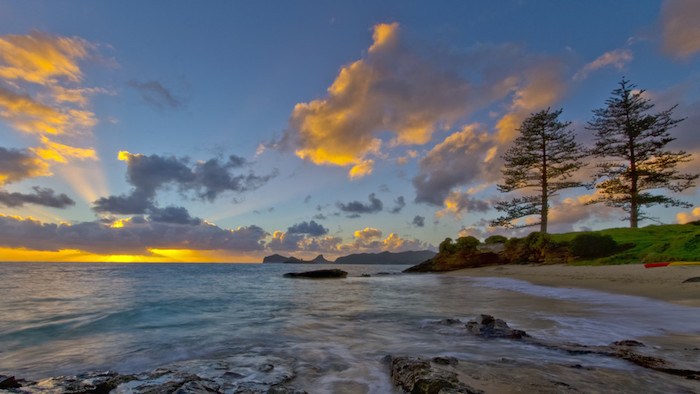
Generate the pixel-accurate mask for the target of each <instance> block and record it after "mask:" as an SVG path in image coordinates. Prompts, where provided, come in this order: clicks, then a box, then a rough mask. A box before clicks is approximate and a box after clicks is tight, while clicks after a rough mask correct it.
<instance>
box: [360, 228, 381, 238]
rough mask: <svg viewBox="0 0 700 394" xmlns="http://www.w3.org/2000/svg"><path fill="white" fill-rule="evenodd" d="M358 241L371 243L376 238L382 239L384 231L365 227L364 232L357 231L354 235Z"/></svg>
mask: <svg viewBox="0 0 700 394" xmlns="http://www.w3.org/2000/svg"><path fill="white" fill-rule="evenodd" d="M353 235H354V236H355V238H356V239H361V240H363V241H370V240H373V239H376V238H381V236H382V230H379V229H377V228H373V227H365V228H364V229H362V230H357V231H355V232H354V233H353Z"/></svg>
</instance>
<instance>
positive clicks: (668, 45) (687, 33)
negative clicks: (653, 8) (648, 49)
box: [661, 0, 700, 58]
mask: <svg viewBox="0 0 700 394" xmlns="http://www.w3.org/2000/svg"><path fill="white" fill-rule="evenodd" d="M698 21H700V2H698V1H697V0H666V1H665V2H664V5H663V9H662V12H661V24H662V28H663V33H662V34H663V43H664V50H665V51H666V52H667V53H669V54H671V55H673V56H676V57H680V58H687V57H689V56H691V55H693V54H695V53H697V52H698V51H700V23H698Z"/></svg>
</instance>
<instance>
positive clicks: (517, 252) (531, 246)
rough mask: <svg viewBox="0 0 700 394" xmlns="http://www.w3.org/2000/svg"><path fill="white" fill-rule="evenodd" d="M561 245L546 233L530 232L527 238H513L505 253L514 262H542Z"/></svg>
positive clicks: (508, 242) (507, 243)
mask: <svg viewBox="0 0 700 394" xmlns="http://www.w3.org/2000/svg"><path fill="white" fill-rule="evenodd" d="M558 246H559V245H558V244H557V243H555V242H554V241H553V240H552V236H551V235H549V234H546V233H539V232H536V233H530V235H528V236H527V237H525V238H511V239H509V240H508V241H507V242H506V249H505V251H504V254H505V256H506V258H507V259H508V260H510V262H512V263H542V262H544V261H545V260H546V258H547V257H548V255H549V254H550V253H552V252H553V251H554V250H555V249H557V247H558Z"/></svg>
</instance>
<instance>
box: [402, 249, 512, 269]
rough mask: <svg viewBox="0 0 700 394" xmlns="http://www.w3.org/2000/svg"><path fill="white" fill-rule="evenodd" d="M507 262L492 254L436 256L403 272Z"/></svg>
mask: <svg viewBox="0 0 700 394" xmlns="http://www.w3.org/2000/svg"><path fill="white" fill-rule="evenodd" d="M507 262H508V261H507V260H506V259H505V257H503V255H502V254H499V253H493V252H476V253H472V254H468V255H462V256H442V255H440V254H438V255H437V256H435V257H433V258H432V259H430V260H426V261H424V262H422V263H420V264H418V265H414V266H413V267H409V268H407V269H405V270H404V271H403V272H406V273H420V272H447V271H455V270H459V269H463V268H476V267H486V266H489V265H503V264H506V263H507Z"/></svg>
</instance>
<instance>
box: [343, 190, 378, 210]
mask: <svg viewBox="0 0 700 394" xmlns="http://www.w3.org/2000/svg"><path fill="white" fill-rule="evenodd" d="M336 205H337V206H338V208H339V209H340V210H341V211H343V212H345V213H350V214H356V215H359V214H361V213H376V212H380V211H381V210H382V209H383V208H384V204H383V203H382V201H381V200H380V199H378V198H377V197H376V196H375V194H374V193H372V194H370V195H369V204H364V203H362V202H360V201H351V202H349V203H341V202H339V203H337V204H336Z"/></svg>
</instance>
